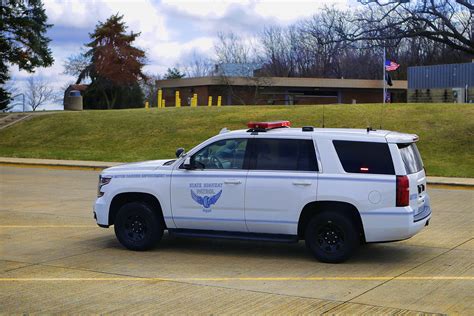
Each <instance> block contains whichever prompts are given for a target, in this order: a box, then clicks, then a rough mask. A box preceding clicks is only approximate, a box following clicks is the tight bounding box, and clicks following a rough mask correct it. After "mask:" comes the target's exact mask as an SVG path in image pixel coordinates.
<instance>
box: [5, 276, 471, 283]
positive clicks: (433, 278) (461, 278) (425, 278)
mask: <svg viewBox="0 0 474 316" xmlns="http://www.w3.org/2000/svg"><path fill="white" fill-rule="evenodd" d="M389 280H394V281H474V276H406V277H403V276H400V277H238V278H226V277H222V278H221V277H219V278H134V277H117V278H114V277H110V278H0V282H48V281H51V282H63V281H67V282H71V281H109V282H110V281H114V282H117V281H128V282H129V281H140V282H185V281H187V282H193V281H195V282H196V281H219V282H226V281H389Z"/></svg>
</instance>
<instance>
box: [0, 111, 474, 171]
mask: <svg viewBox="0 0 474 316" xmlns="http://www.w3.org/2000/svg"><path fill="white" fill-rule="evenodd" d="M324 116H325V126H326V127H358V128H365V127H367V126H369V125H370V126H372V127H373V128H379V126H380V123H381V120H382V119H383V128H384V129H390V130H397V131H401V132H408V133H416V134H418V135H419V136H420V142H419V144H418V146H419V148H420V151H421V153H422V156H423V159H424V162H425V165H426V169H427V171H428V174H430V175H440V176H458V177H474V146H473V142H474V141H473V139H474V138H473V136H474V106H473V105H467V104H464V105H458V104H391V105H386V107H385V109H384V110H383V112H382V111H381V106H380V104H379V105H377V104H371V105H360V104H359V105H327V106H325V107H324ZM322 117H323V106H246V107H243V106H239V107H220V108H217V107H211V108H208V107H198V108H188V107H184V108H167V109H159V110H158V109H152V110H150V111H146V110H144V109H134V110H115V111H83V112H62V113H61V112H60V113H54V114H51V115H41V116H38V117H36V118H34V119H32V120H28V121H24V122H20V123H18V124H16V125H14V126H13V127H11V128H7V129H4V130H1V131H0V156H3V157H29V158H52V159H79V160H103V161H138V160H146V159H158V158H170V157H173V156H174V152H175V149H176V148H177V147H184V148H186V149H190V148H192V147H193V146H195V145H197V144H199V143H200V142H202V141H203V140H205V139H207V138H208V137H210V136H212V135H215V134H217V133H218V132H219V130H220V129H221V128H223V127H227V128H229V129H241V128H245V127H246V123H247V122H248V121H250V120H279V119H287V120H290V121H291V122H292V123H293V126H303V125H313V126H315V127H321V126H322Z"/></svg>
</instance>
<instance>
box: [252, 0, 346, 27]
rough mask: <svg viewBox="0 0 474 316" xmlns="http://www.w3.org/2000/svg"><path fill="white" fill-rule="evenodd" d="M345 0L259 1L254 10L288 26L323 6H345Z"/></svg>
mask: <svg viewBox="0 0 474 316" xmlns="http://www.w3.org/2000/svg"><path fill="white" fill-rule="evenodd" d="M346 4H347V0H326V1H314V0H296V1H281V0H280V1H275V0H273V1H271V0H261V1H256V2H255V7H254V10H255V12H256V13H257V14H259V15H261V16H263V17H272V18H276V19H278V20H280V21H281V22H283V23H285V24H288V23H292V22H294V21H296V20H298V19H301V18H305V17H309V16H311V15H313V14H315V13H316V12H317V11H318V10H320V9H321V8H322V7H324V6H325V5H335V6H345V5H346Z"/></svg>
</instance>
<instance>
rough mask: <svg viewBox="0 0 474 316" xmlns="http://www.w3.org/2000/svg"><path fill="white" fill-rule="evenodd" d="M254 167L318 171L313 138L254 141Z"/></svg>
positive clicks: (262, 139) (260, 168)
mask: <svg viewBox="0 0 474 316" xmlns="http://www.w3.org/2000/svg"><path fill="white" fill-rule="evenodd" d="M254 146H255V147H254V150H255V154H254V162H253V168H252V169H257V170H294V171H317V170H318V163H317V161H316V153H315V151H314V144H313V141H312V140H309V139H308V140H305V139H270V138H261V139H255V141H254Z"/></svg>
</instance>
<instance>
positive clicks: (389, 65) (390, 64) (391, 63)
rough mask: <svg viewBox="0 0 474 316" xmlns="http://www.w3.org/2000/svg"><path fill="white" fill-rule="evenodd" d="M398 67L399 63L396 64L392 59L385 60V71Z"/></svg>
mask: <svg viewBox="0 0 474 316" xmlns="http://www.w3.org/2000/svg"><path fill="white" fill-rule="evenodd" d="M398 67H400V65H399V64H397V63H396V62H394V61H390V60H386V61H385V70H386V71H394V70H397V69H398Z"/></svg>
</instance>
